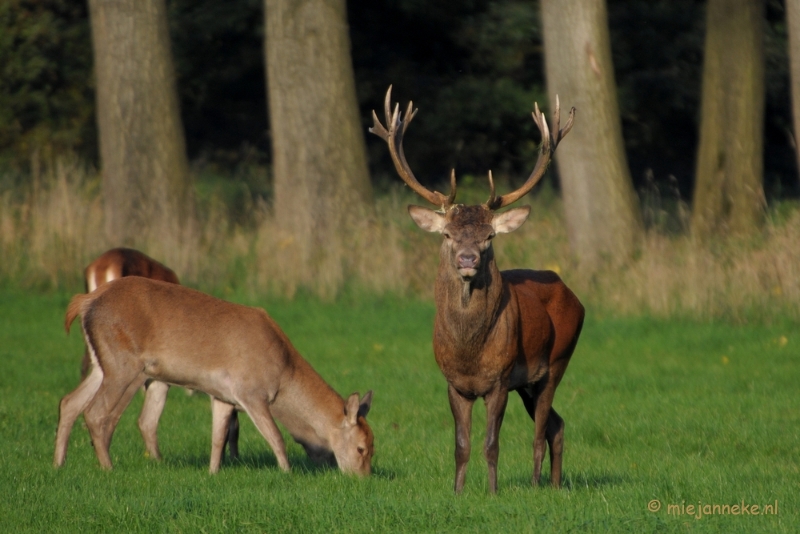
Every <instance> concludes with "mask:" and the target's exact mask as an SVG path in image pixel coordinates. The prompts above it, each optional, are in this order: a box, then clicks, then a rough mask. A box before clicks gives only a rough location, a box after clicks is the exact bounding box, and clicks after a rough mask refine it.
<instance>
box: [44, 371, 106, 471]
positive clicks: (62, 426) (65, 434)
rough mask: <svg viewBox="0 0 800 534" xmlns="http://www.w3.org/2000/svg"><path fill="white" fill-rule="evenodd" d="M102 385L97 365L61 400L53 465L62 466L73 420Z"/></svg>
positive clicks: (100, 373)
mask: <svg viewBox="0 0 800 534" xmlns="http://www.w3.org/2000/svg"><path fill="white" fill-rule="evenodd" d="M102 383H103V370H102V369H101V368H100V366H99V365H95V366H94V367H92V370H91V372H90V373H89V376H88V377H86V379H84V380H83V382H81V383H80V385H78V387H77V388H75V390H73V391H72V392H71V393H68V394H67V395H65V396H64V398H62V399H61V403H60V405H59V408H58V430H57V431H56V447H55V453H54V455H53V465H54V466H55V467H60V466H62V465H64V460H65V459H66V457H67V445H68V444H69V435H70V432H71V431H72V426H73V425H74V424H75V420H76V419H77V418H78V416H79V415H80V414H81V413H82V412H83V411H84V410H85V409H86V407H87V406H88V405H89V403H90V402H91V401H92V399H93V398H94V397H95V395H96V394H97V390H98V389H100V384H102Z"/></svg>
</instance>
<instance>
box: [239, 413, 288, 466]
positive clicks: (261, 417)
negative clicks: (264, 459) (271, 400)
mask: <svg viewBox="0 0 800 534" xmlns="http://www.w3.org/2000/svg"><path fill="white" fill-rule="evenodd" d="M239 404H240V405H241V406H242V408H244V411H246V412H247V415H249V416H250V419H252V420H253V423H254V424H255V425H256V428H258V431H259V432H261V435H262V436H264V439H266V440H267V443H269V446H270V447H271V448H272V452H273V453H275V459H276V460H278V467H280V468H281V469H282V470H284V471H290V470H291V468H290V467H289V457H288V456H287V455H286V443H284V441H283V436H282V435H281V431H280V430H279V429H278V425H276V424H275V420H274V419H272V414H271V413H270V411H269V408H268V407H267V403H266V402H265V401H264V400H263V399H256V400H254V401H249V402H241V401H239Z"/></svg>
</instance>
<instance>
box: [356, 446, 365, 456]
mask: <svg viewBox="0 0 800 534" xmlns="http://www.w3.org/2000/svg"><path fill="white" fill-rule="evenodd" d="M356 450H357V451H358V454H360V455H361V456H364V453H365V452H367V449H365V448H364V447H357V448H356Z"/></svg>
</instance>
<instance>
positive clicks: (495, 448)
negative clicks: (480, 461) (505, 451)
mask: <svg viewBox="0 0 800 534" xmlns="http://www.w3.org/2000/svg"><path fill="white" fill-rule="evenodd" d="M484 401H485V402H486V442H485V443H484V446H483V454H484V456H485V457H486V463H487V464H488V466H489V492H490V493H497V459H498V458H499V456H500V427H501V426H502V424H503V417H504V416H505V413H506V405H507V404H508V390H507V389H505V388H500V387H498V388H497V389H495V390H494V391H492V392H491V393H489V394H488V395H486V397H484Z"/></svg>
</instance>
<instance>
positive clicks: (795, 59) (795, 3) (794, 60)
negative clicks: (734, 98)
mask: <svg viewBox="0 0 800 534" xmlns="http://www.w3.org/2000/svg"><path fill="white" fill-rule="evenodd" d="M786 26H787V30H788V33H789V77H790V79H791V93H792V124H793V126H794V155H795V159H796V161H797V172H798V178H800V149H798V143H800V141H798V138H800V0H786Z"/></svg>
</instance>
